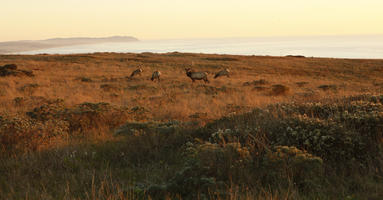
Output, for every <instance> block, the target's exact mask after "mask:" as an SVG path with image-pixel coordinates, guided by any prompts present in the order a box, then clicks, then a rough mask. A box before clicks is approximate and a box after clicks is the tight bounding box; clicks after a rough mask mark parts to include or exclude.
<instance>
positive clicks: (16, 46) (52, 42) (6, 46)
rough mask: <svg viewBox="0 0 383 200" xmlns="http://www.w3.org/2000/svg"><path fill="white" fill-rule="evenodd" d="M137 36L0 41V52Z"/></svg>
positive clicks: (129, 39) (131, 40) (110, 40)
mask: <svg viewBox="0 0 383 200" xmlns="http://www.w3.org/2000/svg"><path fill="white" fill-rule="evenodd" d="M135 41H138V39H137V38H134V37H130V36H113V37H104V38H88V37H76V38H52V39H47V40H22V41H10V42H0V54H7V53H17V52H23V51H33V50H39V49H47V48H54V47H63V46H74V45H82V44H99V43H108V42H135Z"/></svg>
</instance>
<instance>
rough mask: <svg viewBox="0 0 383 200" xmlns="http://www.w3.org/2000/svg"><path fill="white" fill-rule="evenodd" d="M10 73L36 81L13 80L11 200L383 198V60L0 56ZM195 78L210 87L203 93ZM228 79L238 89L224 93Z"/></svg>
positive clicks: (8, 82) (4, 171) (5, 137)
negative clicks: (156, 75)
mask: <svg viewBox="0 0 383 200" xmlns="http://www.w3.org/2000/svg"><path fill="white" fill-rule="evenodd" d="M5 64H16V65H17V67H18V69H21V70H25V71H32V73H33V74H34V76H24V75H22V74H21V75H20V74H18V75H15V76H12V75H11V76H4V77H0V145H1V146H0V147H1V149H0V150H1V157H0V177H2V178H0V199H147V198H152V199H197V198H199V199H206V198H209V199H380V198H382V197H383V193H382V191H383V184H382V183H383V171H382V170H381V169H383V145H382V143H383V136H382V133H383V126H382V124H383V105H382V104H383V96H382V95H383V94H382V91H383V90H382V89H383V60H356V59H331V58H302V57H268V56H234V55H213V54H188V53H177V52H174V53H166V54H153V53H141V54H125V53H124V54H118V53H95V54H79V55H31V56H26V55H0V66H3V65H5ZM139 67H141V68H142V69H143V73H142V75H141V76H137V77H132V78H130V77H129V76H130V74H131V72H132V71H134V70H135V69H137V68H139ZM188 67H191V68H193V69H194V70H195V71H205V72H208V78H209V80H210V83H206V84H205V83H204V82H203V81H196V82H195V83H192V81H191V79H190V78H189V77H187V76H186V74H185V68H188ZM224 68H229V69H230V71H231V75H230V77H219V78H217V79H214V78H213V77H214V73H216V72H218V71H219V70H221V69H224ZM155 70H159V71H161V73H162V76H161V81H160V82H152V81H151V80H150V78H151V74H152V72H154V71H155Z"/></svg>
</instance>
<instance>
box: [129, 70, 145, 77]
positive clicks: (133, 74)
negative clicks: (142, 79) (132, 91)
mask: <svg viewBox="0 0 383 200" xmlns="http://www.w3.org/2000/svg"><path fill="white" fill-rule="evenodd" d="M143 71H144V70H142V69H141V68H138V69H136V70H134V71H133V72H132V74H131V75H130V78H133V76H136V75H140V76H141V73H142V72H143Z"/></svg>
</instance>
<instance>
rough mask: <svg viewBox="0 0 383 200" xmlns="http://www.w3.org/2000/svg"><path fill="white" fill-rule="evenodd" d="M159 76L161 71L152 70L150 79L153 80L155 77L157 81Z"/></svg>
mask: <svg viewBox="0 0 383 200" xmlns="http://www.w3.org/2000/svg"><path fill="white" fill-rule="evenodd" d="M160 76H161V72H160V71H155V72H153V74H152V78H151V79H150V80H152V81H154V79H157V80H158V82H159V81H160Z"/></svg>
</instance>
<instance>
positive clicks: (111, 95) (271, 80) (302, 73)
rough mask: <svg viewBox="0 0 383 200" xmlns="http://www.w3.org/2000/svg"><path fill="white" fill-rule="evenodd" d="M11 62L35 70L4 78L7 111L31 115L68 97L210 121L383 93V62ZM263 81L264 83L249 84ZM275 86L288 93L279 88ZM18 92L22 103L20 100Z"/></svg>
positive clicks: (12, 58) (104, 57) (71, 101)
mask: <svg viewBox="0 0 383 200" xmlns="http://www.w3.org/2000/svg"><path fill="white" fill-rule="evenodd" d="M9 63H14V64H17V65H18V67H19V68H20V69H26V70H32V71H33V73H34V74H35V77H1V78H0V96H1V99H0V112H1V113H16V112H18V113H23V112H26V111H28V110H30V109H32V108H33V107H35V106H38V105H39V104H40V103H41V102H40V101H41V99H42V98H41V97H43V98H45V99H57V98H60V99H63V100H64V102H65V104H66V105H68V106H71V105H75V104H79V103H83V102H108V103H111V104H113V105H116V106H124V107H135V106H140V107H144V108H146V109H147V110H149V111H150V113H148V114H147V118H146V120H160V121H162V120H164V121H167V120H170V119H176V120H182V121H188V120H191V118H190V116H192V115H194V114H196V113H204V116H205V120H208V119H216V118H219V117H222V116H224V115H227V114H229V113H233V112H242V111H248V109H249V108H253V107H260V106H264V105H267V104H272V103H277V102H291V101H315V100H319V99H323V98H337V97H342V96H349V95H356V94H366V93H369V94H377V93H378V94H379V93H381V91H382V88H383V60H352V59H327V58H294V57H258V56H232V55H209V54H181V53H167V54H152V53H142V54H118V53H96V54H80V55H34V56H17V55H3V56H1V57H0V65H3V64H9ZM138 67H142V68H143V69H144V72H143V75H142V76H137V77H134V78H132V79H129V78H127V77H128V76H129V75H130V73H131V72H132V71H133V70H135V69H136V68H138ZM185 67H192V68H193V69H195V70H197V71H207V72H209V79H210V81H211V82H210V83H209V84H204V83H203V81H197V82H196V83H194V84H193V83H192V82H191V80H190V79H189V78H188V77H187V76H186V75H185V72H184V68H185ZM223 68H229V69H230V70H231V71H232V75H231V77H230V78H226V77H221V78H218V79H213V76H214V73H215V72H217V71H219V70H221V69H223ZM155 70H160V71H161V73H162V77H161V79H162V80H161V82H160V83H157V82H152V81H150V77H151V74H152V72H153V71H155ZM261 79H263V80H265V81H266V84H263V85H256V84H252V83H251V82H253V81H257V80H261ZM246 82H249V83H250V84H247V85H246ZM276 85H280V86H279V87H281V86H282V87H284V91H282V92H281V91H277V92H276V90H277V89H275V86H276ZM326 86H330V87H326ZM324 88H325V89H324ZM326 88H330V89H326ZM18 97H22V98H23V102H22V103H20V102H19V103H18V104H17V103H15V98H18ZM39 99H40V101H39Z"/></svg>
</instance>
